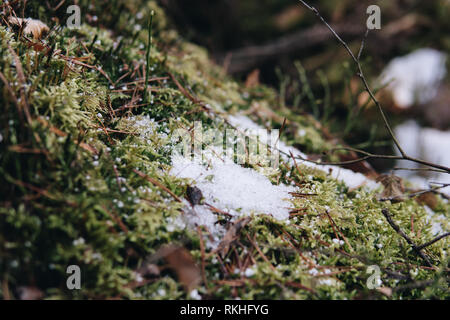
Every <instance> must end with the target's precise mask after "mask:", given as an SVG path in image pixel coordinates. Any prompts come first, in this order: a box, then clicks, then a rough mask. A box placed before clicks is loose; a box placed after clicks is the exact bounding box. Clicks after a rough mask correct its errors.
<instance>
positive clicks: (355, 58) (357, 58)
mask: <svg viewBox="0 0 450 320" xmlns="http://www.w3.org/2000/svg"><path fill="white" fill-rule="evenodd" d="M299 2H300V3H301V4H302V5H304V6H305V7H306V8H308V9H309V10H311V11H312V12H313V13H314V14H315V15H316V16H317V17H318V18H319V19H320V21H322V23H323V24H324V25H325V26H326V27H327V28H328V30H330V32H331V33H332V34H333V35H334V37H335V38H336V39H337V40H338V41H339V42H340V43H341V45H342V46H343V47H344V48H345V50H346V51H347V52H348V54H349V55H350V57H351V58H352V60H353V61H354V62H355V64H356V66H357V69H358V73H357V75H358V76H359V78H360V79H361V81H362V83H363V85H364V88H365V89H366V91H367V93H368V94H369V96H370V98H371V99H372V101H373V102H374V103H375V105H376V106H377V108H378V111H379V113H380V114H381V117H382V118H383V122H384V125H385V127H386V129H387V131H388V132H389V135H390V136H391V138H392V140H393V141H394V144H395V146H396V147H397V149H398V150H399V152H400V154H401V157H399V158H400V159H401V160H408V161H412V162H416V163H419V164H422V165H425V166H428V167H432V168H437V169H441V170H444V171H445V172H446V173H449V174H450V168H449V167H446V166H442V165H438V164H435V163H431V162H428V161H425V160H421V159H417V158H414V157H411V156H409V155H408V154H406V152H405V151H404V150H403V148H402V147H401V145H400V143H399V141H398V140H397V137H396V136H395V134H394V132H393V130H392V128H391V126H390V124H389V121H388V119H387V117H386V114H385V113H384V110H383V108H382V106H381V104H380V102H379V101H378V99H377V98H376V97H375V95H374V93H373V92H372V89H371V88H370V86H369V84H368V82H367V79H366V77H365V76H364V72H363V69H362V66H361V62H360V55H361V53H362V50H363V48H364V43H365V38H366V36H365V37H364V39H363V43H362V44H361V48H360V50H359V53H358V56H355V54H354V53H353V51H352V50H351V49H350V47H349V46H348V44H347V43H346V42H345V41H344V40H342V38H341V37H340V36H339V35H338V34H337V33H336V31H335V30H334V29H333V28H332V27H331V26H330V25H329V24H328V22H327V21H326V20H325V19H324V18H323V17H322V16H321V14H320V13H319V11H318V10H317V9H316V8H315V7H313V6H311V5H309V4H307V3H306V2H305V1H303V0H299ZM366 34H367V35H368V32H367V31H366ZM372 157H373V156H369V155H367V156H366V157H363V158H364V160H367V159H369V158H372ZM361 161H362V160H361ZM353 163H354V162H353Z"/></svg>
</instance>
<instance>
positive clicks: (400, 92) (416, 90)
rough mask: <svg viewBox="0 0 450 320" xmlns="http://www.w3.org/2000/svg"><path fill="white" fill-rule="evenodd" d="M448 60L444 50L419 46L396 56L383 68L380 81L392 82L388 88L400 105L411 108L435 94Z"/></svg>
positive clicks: (384, 82) (383, 82)
mask: <svg viewBox="0 0 450 320" xmlns="http://www.w3.org/2000/svg"><path fill="white" fill-rule="evenodd" d="M445 62H446V55H445V54H444V53H441V52H439V51H437V50H434V49H429V48H424V49H419V50H416V51H414V52H412V53H410V54H408V55H406V56H403V57H398V58H395V59H393V60H392V61H391V62H390V63H389V64H388V65H387V67H386V68H385V70H384V71H383V73H382V75H381V77H380V82H381V83H382V84H383V85H384V84H387V83H389V82H390V83H389V85H388V88H389V89H390V90H391V91H392V93H393V96H394V101H395V102H396V104H397V105H398V106H399V107H401V108H409V107H411V106H412V105H413V104H414V103H415V102H419V103H421V104H424V103H426V102H428V101H430V100H431V99H433V98H434V97H435V96H436V93H437V88H438V86H439V83H440V82H441V81H442V79H444V77H445V75H446V68H445ZM391 81H392V82H391Z"/></svg>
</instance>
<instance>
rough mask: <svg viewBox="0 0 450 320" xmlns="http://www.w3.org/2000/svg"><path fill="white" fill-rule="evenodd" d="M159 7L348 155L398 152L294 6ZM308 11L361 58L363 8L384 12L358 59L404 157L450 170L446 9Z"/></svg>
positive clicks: (398, 2)
mask: <svg viewBox="0 0 450 320" xmlns="http://www.w3.org/2000/svg"><path fill="white" fill-rule="evenodd" d="M159 2H160V4H161V5H162V6H163V7H164V8H165V9H166V10H167V13H168V14H169V16H170V18H171V23H173V24H174V25H175V26H176V27H177V30H179V32H180V33H181V34H182V35H183V36H184V37H185V38H187V39H188V40H190V41H192V42H194V43H197V44H199V45H202V46H204V47H206V48H207V49H208V50H209V52H210V54H211V57H212V58H213V59H214V60H215V61H216V62H217V63H218V64H219V65H222V66H223V67H224V68H225V69H226V70H227V72H228V73H229V74H231V75H233V76H235V77H237V78H238V79H240V80H242V82H243V83H245V84H246V85H249V84H250V85H251V84H252V83H255V82H256V83H264V84H268V85H270V86H272V87H274V88H276V89H277V90H278V91H279V92H280V99H279V100H280V101H279V103H280V104H281V105H285V106H287V107H289V108H291V109H293V110H295V111H298V112H299V113H303V112H306V113H310V114H313V115H314V116H315V117H316V118H317V119H318V120H320V121H321V122H322V124H323V125H324V126H326V127H327V128H328V130H329V131H330V133H331V134H332V135H334V136H336V137H337V138H341V139H343V140H344V141H345V142H347V143H348V144H350V145H351V146H352V147H356V148H361V149H364V150H368V151H370V152H374V153H381V154H390V153H392V152H395V150H394V148H393V146H392V141H390V139H389V136H388V135H387V132H386V130H385V127H384V125H383V123H382V121H381V117H380V115H379V113H378V111H377V110H376V108H375V106H374V105H373V104H371V103H370V102H369V101H368V96H367V94H366V93H365V92H364V90H363V87H362V85H361V83H360V80H359V78H358V77H356V76H355V72H356V70H355V66H354V65H353V64H352V63H351V61H350V59H349V56H348V54H347V53H346V52H345V50H344V48H343V47H342V46H340V45H339V44H338V43H337V41H336V39H335V38H333V37H332V35H331V34H330V32H329V31H328V30H327V29H326V27H325V26H323V24H321V23H320V21H319V19H318V18H317V17H316V16H315V15H314V14H313V13H312V12H311V11H309V10H307V9H306V8H305V7H303V6H302V5H301V4H300V3H299V2H298V1H295V0H245V1H241V0H215V1H209V0H196V1H184V0H160V1H159ZM309 4H311V5H313V6H315V7H316V8H318V9H319V11H320V12H321V14H322V16H323V17H324V18H325V19H326V20H327V21H328V22H330V24H331V25H332V26H333V28H335V30H336V31H337V32H338V33H339V34H340V35H341V36H342V38H343V39H344V40H345V41H347V42H348V44H349V46H350V48H351V49H352V50H353V52H355V53H356V52H358V49H359V47H360V44H361V40H362V38H363V35H364V32H365V29H366V20H367V18H368V14H367V13H366V10H367V7H368V6H369V5H373V4H376V5H378V6H379V7H380V8H381V30H373V31H371V32H370V33H369V36H368V39H367V42H366V46H365V49H364V52H363V55H362V63H363V68H364V71H365V74H366V77H367V80H368V81H369V83H370V84H371V86H372V88H373V89H374V90H375V91H376V92H377V97H378V98H379V99H380V100H381V101H382V103H383V106H384V108H385V109H386V111H387V114H388V116H389V119H390V120H391V122H392V124H393V127H395V130H396V133H397V135H398V136H399V139H400V140H401V144H402V145H403V147H404V149H405V150H406V151H408V152H410V153H411V155H412V156H417V157H422V158H426V159H427V160H429V161H434V162H438V163H440V164H443V165H447V166H449V165H450V153H449V151H448V150H450V132H449V131H448V130H449V128H450V91H449V79H450V77H449V75H448V73H447V69H448V66H449V60H448V59H447V55H448V52H450V19H449V18H450V1H448V0H431V1H419V0H385V1H374V0H372V1H361V0H339V1H330V0H316V1H309ZM380 89H383V90H380ZM379 90H380V91H379ZM371 163H372V165H373V166H374V167H375V169H377V170H378V171H380V172H386V171H388V170H389V169H391V168H393V167H394V166H398V167H407V168H413V169H415V168H417V166H415V165H413V164H410V163H401V162H400V163H394V162H392V161H386V160H373V161H371ZM396 174H399V175H403V176H406V177H409V178H410V179H412V180H415V181H416V182H418V184H423V183H425V181H426V180H428V181H429V180H430V179H431V180H433V179H435V180H438V181H441V180H442V179H445V178H446V175H445V174H444V175H440V174H437V173H430V172H417V171H406V170H401V171H398V172H397V173H396ZM448 180H449V179H447V182H448Z"/></svg>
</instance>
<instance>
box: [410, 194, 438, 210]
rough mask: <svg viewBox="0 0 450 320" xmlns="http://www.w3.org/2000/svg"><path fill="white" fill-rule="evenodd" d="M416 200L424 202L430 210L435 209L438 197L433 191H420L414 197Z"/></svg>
mask: <svg viewBox="0 0 450 320" xmlns="http://www.w3.org/2000/svg"><path fill="white" fill-rule="evenodd" d="M416 201H417V202H418V203H420V204H425V205H427V206H428V207H430V208H431V210H434V209H436V207H437V206H438V205H439V202H438V198H437V196H436V195H435V194H434V193H433V192H426V193H422V194H421V195H419V196H418V197H416Z"/></svg>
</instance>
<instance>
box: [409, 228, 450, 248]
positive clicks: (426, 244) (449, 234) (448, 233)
mask: <svg viewBox="0 0 450 320" xmlns="http://www.w3.org/2000/svg"><path fill="white" fill-rule="evenodd" d="M448 236H450V232H447V233H444V234H441V235H440V236H438V237H436V238H434V239H433V240H431V241H428V242H427V243H424V244H423V245H421V246H418V247H417V249H419V250H422V249H424V248H426V247H428V246H431V245H432V244H433V243H435V242H438V241H439V240H441V239H444V238H445V237H448Z"/></svg>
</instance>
